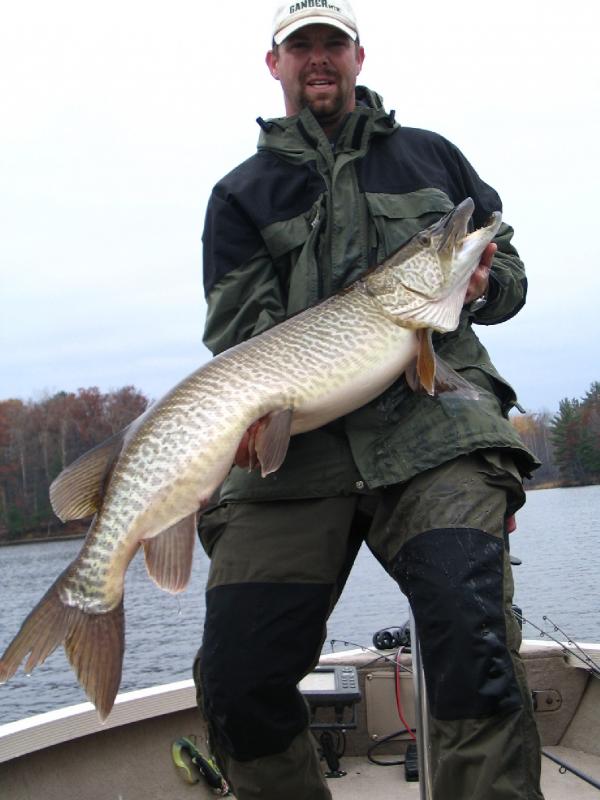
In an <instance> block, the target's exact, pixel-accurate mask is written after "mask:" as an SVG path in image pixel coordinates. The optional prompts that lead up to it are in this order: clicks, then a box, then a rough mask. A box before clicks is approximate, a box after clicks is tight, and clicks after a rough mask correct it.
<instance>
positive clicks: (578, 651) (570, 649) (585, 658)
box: [513, 607, 600, 678]
mask: <svg viewBox="0 0 600 800" xmlns="http://www.w3.org/2000/svg"><path fill="white" fill-rule="evenodd" d="M513 614H514V615H515V617H516V618H517V619H518V620H519V621H520V622H526V623H527V624H528V625H531V626H532V628H535V629H536V631H538V633H540V635H541V636H542V638H546V637H547V638H548V639H551V640H552V641H553V642H554V643H555V644H557V645H558V646H559V647H560V648H561V650H562V651H563V653H565V654H566V655H570V656H572V657H573V658H576V659H577V660H578V661H581V662H582V663H583V664H585V666H586V667H587V668H588V669H589V670H590V673H591V674H592V675H593V676H594V677H595V678H600V664H598V663H597V662H596V661H594V659H593V658H592V657H591V656H590V655H589V654H588V653H586V652H585V650H583V649H582V648H581V647H580V646H579V645H578V644H577V642H575V641H574V640H573V639H572V638H571V637H570V636H568V635H567V634H566V633H565V632H564V631H563V630H562V629H561V628H559V627H558V625H556V623H554V622H552V620H551V619H550V617H548V616H546V615H544V616H543V620H544V622H548V623H549V624H550V625H552V626H553V627H554V630H555V631H558V632H559V633H560V634H562V636H564V637H565V639H566V642H561V641H560V640H559V639H557V638H556V636H553V635H552V633H549V632H548V631H547V630H544V628H540V626H539V625H536V624H535V622H532V621H531V620H530V619H527V618H526V617H524V616H523V615H522V614H521V613H520V612H519V611H517V610H516V608H514V607H513Z"/></svg>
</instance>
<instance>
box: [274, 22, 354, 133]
mask: <svg viewBox="0 0 600 800" xmlns="http://www.w3.org/2000/svg"><path fill="white" fill-rule="evenodd" d="M364 57H365V54H364V50H363V48H362V47H357V46H356V44H355V42H353V41H352V39H350V37H349V36H346V34H345V33H342V32H341V31H339V30H337V29H336V28H334V27H332V26H330V25H307V26H306V27H305V28H301V29H300V30H299V31H296V32H295V33H292V34H291V35H290V36H288V37H287V39H285V40H284V41H283V42H282V43H281V44H280V45H279V47H278V48H275V49H274V50H270V51H269V52H268V53H267V59H266V60H267V66H268V67H269V70H270V72H271V75H272V76H273V77H274V78H276V79H277V80H278V81H281V86H282V88H283V96H284V100H285V111H286V114H287V115H288V116H292V115H293V114H298V113H299V112H300V111H301V110H302V109H303V108H305V107H307V106H308V107H309V108H310V110H311V111H312V112H313V114H314V115H315V117H316V118H317V120H318V121H319V122H320V123H321V126H322V127H323V129H324V130H325V131H326V132H329V131H333V130H334V129H335V127H336V126H337V125H338V124H339V123H340V122H341V121H342V119H343V118H344V117H345V115H346V114H347V113H348V112H350V111H352V109H353V108H354V106H355V98H354V88H355V85H356V76H357V75H358V74H359V72H360V70H361V67H362V63H363V60H364Z"/></svg>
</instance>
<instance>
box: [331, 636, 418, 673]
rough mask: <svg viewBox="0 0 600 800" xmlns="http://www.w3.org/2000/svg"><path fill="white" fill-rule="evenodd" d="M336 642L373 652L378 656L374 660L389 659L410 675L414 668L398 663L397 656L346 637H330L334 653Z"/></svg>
mask: <svg viewBox="0 0 600 800" xmlns="http://www.w3.org/2000/svg"><path fill="white" fill-rule="evenodd" d="M336 643H337V644H347V645H349V646H350V647H356V648H358V649H359V650H363V651H364V652H366V653H373V655H374V656H376V658H375V659H373V660H374V661H377V660H379V659H383V660H384V661H389V662H390V664H393V665H394V667H396V668H399V669H400V671H401V672H408V674H409V675H412V669H411V668H410V667H406V666H405V665H404V664H398V663H397V661H396V658H394V657H392V656H386V655H385V654H384V653H381V652H380V651H379V650H375V649H374V648H372V647H367V646H366V645H364V644H358V643H357V642H349V641H346V640H345V639H330V640H329V644H330V645H331V652H332V653H333V652H335V651H334V649H333V646H334V644H336Z"/></svg>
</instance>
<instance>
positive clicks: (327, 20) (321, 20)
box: [273, 0, 358, 44]
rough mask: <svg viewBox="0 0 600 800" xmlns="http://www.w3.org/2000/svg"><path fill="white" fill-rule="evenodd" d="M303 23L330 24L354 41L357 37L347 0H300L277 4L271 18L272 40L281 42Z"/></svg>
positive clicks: (303, 24)
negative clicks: (299, 0) (300, 0)
mask: <svg viewBox="0 0 600 800" xmlns="http://www.w3.org/2000/svg"><path fill="white" fill-rule="evenodd" d="M305 25H332V26H333V27H334V28H338V30H340V31H343V32H344V33H345V34H346V35H347V36H349V37H350V38H351V39H352V40H353V41H354V42H355V41H356V40H357V39H358V26H357V24H356V17H355V16H354V11H353V10H352V6H351V5H350V3H348V2H347V0H302V2H298V3H292V2H287V3H284V4H283V5H281V6H279V8H278V9H277V11H276V13H275V17H274V19H273V41H274V42H275V44H281V43H282V42H283V40H284V39H286V38H287V37H288V36H289V35H290V34H292V33H294V31H297V30H300V28H304V26H305Z"/></svg>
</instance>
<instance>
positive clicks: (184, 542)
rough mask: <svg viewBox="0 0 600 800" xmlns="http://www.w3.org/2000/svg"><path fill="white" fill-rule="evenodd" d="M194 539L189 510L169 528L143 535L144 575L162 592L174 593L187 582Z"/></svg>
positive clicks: (193, 517) (194, 518)
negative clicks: (151, 536) (148, 537)
mask: <svg viewBox="0 0 600 800" xmlns="http://www.w3.org/2000/svg"><path fill="white" fill-rule="evenodd" d="M195 540H196V514H190V515H189V516H187V517H184V518H183V519H180V520H179V522H176V523H175V524H174V525H171V527H170V528H167V529H166V530H164V531H162V532H161V533H159V534H158V535H157V536H154V537H153V538H152V539H144V540H143V541H142V545H143V547H144V558H145V561H146V569H147V570H148V575H150V577H151V578H152V580H153V581H154V583H156V585H157V586H160V588H161V589H164V590H165V591H166V592H171V593H172V594H177V593H178V592H182V591H183V590H184V589H185V588H186V586H187V585H188V583H189V580H190V574H191V570H192V557H193V555H194V542H195Z"/></svg>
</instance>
